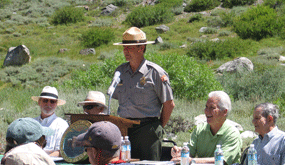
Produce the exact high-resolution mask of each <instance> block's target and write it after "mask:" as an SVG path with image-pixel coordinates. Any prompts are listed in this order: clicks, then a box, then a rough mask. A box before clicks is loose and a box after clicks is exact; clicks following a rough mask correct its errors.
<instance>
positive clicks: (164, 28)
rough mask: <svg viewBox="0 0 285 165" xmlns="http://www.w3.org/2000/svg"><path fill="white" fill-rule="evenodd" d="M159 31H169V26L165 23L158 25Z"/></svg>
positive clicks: (157, 30) (157, 29)
mask: <svg viewBox="0 0 285 165" xmlns="http://www.w3.org/2000/svg"><path fill="white" fill-rule="evenodd" d="M155 30H156V32H157V33H165V32H167V31H169V27H168V26H165V25H160V26H158V27H156V28H155Z"/></svg>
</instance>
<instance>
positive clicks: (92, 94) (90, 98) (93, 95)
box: [77, 91, 107, 110]
mask: <svg viewBox="0 0 285 165" xmlns="http://www.w3.org/2000/svg"><path fill="white" fill-rule="evenodd" d="M105 102H106V98H105V95H104V94H103V93H102V92H99V91H89V92H88V94H87V96H86V98H85V100H84V101H82V102H79V103H78V104H77V105H81V106H83V105H85V104H86V103H94V104H100V105H102V106H104V107H105V110H106V109H107V106H106V104H105Z"/></svg>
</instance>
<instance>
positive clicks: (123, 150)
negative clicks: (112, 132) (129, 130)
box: [120, 136, 126, 161]
mask: <svg viewBox="0 0 285 165" xmlns="http://www.w3.org/2000/svg"><path fill="white" fill-rule="evenodd" d="M121 143H122V144H121V148H120V159H121V160H124V161H125V160H126V144H125V141H124V137H123V136H122V137H121Z"/></svg>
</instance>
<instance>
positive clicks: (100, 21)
mask: <svg viewBox="0 0 285 165" xmlns="http://www.w3.org/2000/svg"><path fill="white" fill-rule="evenodd" d="M113 24H114V19H112V18H96V19H95V21H93V22H92V23H91V24H90V25H89V26H97V27H102V26H112V25H113Z"/></svg>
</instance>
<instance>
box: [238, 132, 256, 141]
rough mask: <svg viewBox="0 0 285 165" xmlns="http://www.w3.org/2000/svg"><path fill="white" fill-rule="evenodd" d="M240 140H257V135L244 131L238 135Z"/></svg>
mask: <svg viewBox="0 0 285 165" xmlns="http://www.w3.org/2000/svg"><path fill="white" fill-rule="evenodd" d="M240 136H241V138H242V139H246V138H257V137H258V135H257V134H256V133H255V132H252V131H244V132H242V133H241V134H240Z"/></svg>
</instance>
